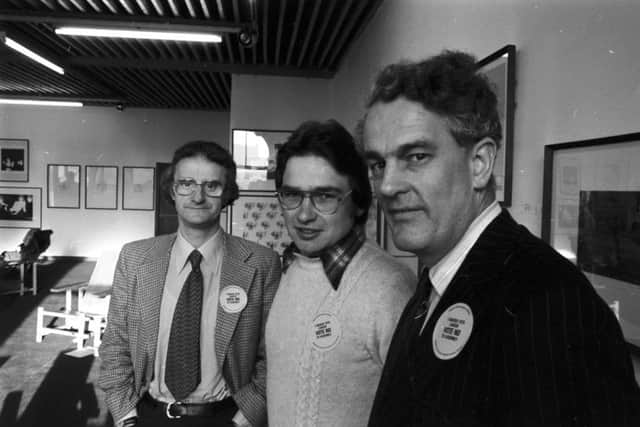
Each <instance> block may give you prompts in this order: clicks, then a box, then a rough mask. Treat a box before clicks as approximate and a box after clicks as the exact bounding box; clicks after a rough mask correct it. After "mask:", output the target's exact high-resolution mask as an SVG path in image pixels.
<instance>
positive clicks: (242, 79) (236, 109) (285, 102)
mask: <svg viewBox="0 0 640 427" xmlns="http://www.w3.org/2000/svg"><path fill="white" fill-rule="evenodd" d="M329 85H330V81H329V80H326V79H304V78H288V77H272V76H249V75H238V74H234V75H233V76H232V79H231V117H230V123H231V126H230V127H231V129H240V128H241V129H264V130H293V129H295V128H296V127H298V125H299V124H300V123H302V122H303V121H305V120H312V119H315V120H326V119H328V118H330V117H331V114H332V110H331V109H330V97H329Z"/></svg>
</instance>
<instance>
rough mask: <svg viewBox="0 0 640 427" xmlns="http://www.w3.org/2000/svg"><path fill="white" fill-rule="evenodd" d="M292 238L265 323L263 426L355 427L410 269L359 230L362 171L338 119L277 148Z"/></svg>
mask: <svg viewBox="0 0 640 427" xmlns="http://www.w3.org/2000/svg"><path fill="white" fill-rule="evenodd" d="M276 187H277V188H278V199H279V201H280V205H281V207H282V213H283V216H284V219H285V222H286V225H287V229H288V231H289V234H290V236H291V238H292V240H293V243H292V244H291V246H289V247H288V248H287V249H286V250H285V253H284V261H283V262H284V270H285V274H284V275H283V277H282V280H281V282H280V288H279V291H278V292H277V293H276V296H275V299H274V302H273V305H272V307H271V312H270V314H269V319H268V320H267V329H266V348H267V410H268V417H269V425H270V426H272V427H287V426H296V427H299V426H327V427H341V426H362V425H364V424H365V423H366V421H367V417H368V415H369V411H370V409H371V405H372V402H373V397H374V393H375V389H376V386H377V384H378V380H379V378H380V373H381V372H382V366H383V364H384V361H385V358H386V355H387V348H388V346H389V342H390V340H391V337H392V335H393V331H394V329H395V326H396V323H397V321H398V318H399V316H400V314H401V312H402V310H403V308H404V306H405V304H406V302H407V301H408V299H409V297H410V296H411V295H412V293H413V290H414V286H415V280H416V279H415V276H414V274H413V273H412V272H411V271H410V270H409V269H408V268H407V267H406V266H404V265H402V264H400V263H399V262H397V261H395V260H394V259H393V257H391V256H390V255H388V254H387V253H385V252H384V251H382V250H381V249H380V248H379V247H378V246H376V244H375V243H372V242H370V241H368V240H367V239H366V238H365V236H364V231H363V228H364V224H365V222H366V220H367V214H368V210H369V205H370V203H371V187H370V184H369V178H368V173H367V167H366V165H365V163H364V161H363V160H362V159H361V157H360V156H359V154H358V152H357V150H356V146H355V142H354V140H353V138H352V137H351V135H350V134H349V132H347V131H346V130H345V129H344V128H343V127H342V126H341V125H340V124H339V123H337V122H335V121H333V120H330V121H327V122H306V123H303V124H302V125H301V126H300V127H299V128H298V129H297V130H296V131H295V132H294V133H293V134H292V135H291V137H290V138H289V140H288V141H287V142H286V144H284V145H283V147H282V148H281V149H280V150H279V152H278V155H277V165H276Z"/></svg>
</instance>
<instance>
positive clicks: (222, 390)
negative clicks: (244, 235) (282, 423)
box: [149, 230, 229, 402]
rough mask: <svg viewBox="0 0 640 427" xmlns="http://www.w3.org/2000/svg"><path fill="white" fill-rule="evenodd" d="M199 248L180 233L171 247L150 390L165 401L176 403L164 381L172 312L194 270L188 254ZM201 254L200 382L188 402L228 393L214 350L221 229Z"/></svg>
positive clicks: (215, 397)
mask: <svg viewBox="0 0 640 427" xmlns="http://www.w3.org/2000/svg"><path fill="white" fill-rule="evenodd" d="M194 249H196V248H194V247H193V246H192V245H191V244H190V243H189V242H187V240H186V239H185V238H184V237H183V236H182V234H181V233H180V232H178V233H177V237H176V241H175V242H174V244H173V247H172V248H171V257H170V259H169V268H168V270H167V277H166V279H165V283H164V290H163V292H162V303H161V305H160V326H159V330H158V343H157V347H156V359H155V364H154V371H153V374H154V375H153V380H152V381H151V386H150V389H149V393H150V394H151V396H152V397H153V398H154V399H156V400H159V401H162V402H173V401H175V399H174V398H173V396H172V395H171V392H170V391H169V389H168V388H167V385H166V384H165V382H164V375H165V363H166V360H167V349H168V346H169V335H170V333H171V323H172V321H173V312H174V310H175V307H176V303H177V302H178V297H179V296H180V292H181V291H182V287H183V286H184V282H185V281H186V280H187V277H188V276H189V273H191V263H190V262H189V254H191V252H192V251H193V250H194ZM197 249H198V251H199V252H200V254H202V261H201V263H200V270H201V271H202V278H203V284H204V288H203V294H202V318H201V323H200V354H201V355H206V356H207V357H201V358H200V372H201V381H200V384H199V385H198V386H197V387H196V389H195V390H194V391H193V392H191V394H190V395H189V396H188V397H187V398H186V399H184V401H185V402H209V401H217V400H221V399H224V398H225V397H227V396H229V391H228V388H227V385H226V383H225V381H224V378H222V370H221V369H218V361H217V359H216V352H215V331H216V328H215V326H216V316H217V314H218V294H219V288H220V267H221V265H222V232H221V230H219V231H218V232H217V233H216V234H214V235H213V236H212V237H211V238H209V239H208V240H207V241H206V242H205V243H204V244H202V245H201V246H200V247H199V248H197Z"/></svg>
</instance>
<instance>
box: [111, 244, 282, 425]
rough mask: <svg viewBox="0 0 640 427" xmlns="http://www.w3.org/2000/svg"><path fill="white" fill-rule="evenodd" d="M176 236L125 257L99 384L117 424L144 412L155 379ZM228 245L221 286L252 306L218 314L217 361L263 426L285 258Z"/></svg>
mask: <svg viewBox="0 0 640 427" xmlns="http://www.w3.org/2000/svg"><path fill="white" fill-rule="evenodd" d="M175 238H176V235H175V233H174V234H169V235H164V236H159V237H154V238H151V239H146V240H140V241H136V242H132V243H128V244H126V245H125V246H124V247H123V248H122V251H121V252H120V257H119V259H118V264H117V266H116V271H115V275H114V282H113V290H112V295H111V303H110V306H109V314H108V321H107V327H106V330H105V333H104V338H103V341H102V345H101V346H100V358H101V360H102V364H101V368H100V379H99V384H100V386H101V387H102V389H103V390H104V391H105V393H106V400H107V405H108V406H109V410H110V411H111V413H112V415H113V418H114V420H116V421H117V420H119V419H121V418H122V417H124V416H125V415H126V414H127V413H128V412H130V411H131V410H132V409H133V408H135V407H136V405H137V404H138V402H139V400H140V399H141V398H142V396H143V395H144V394H145V393H146V392H147V391H148V389H149V385H150V383H151V380H152V377H153V371H154V361H155V356H156V345H157V339H158V325H159V317H160V303H161V300H162V292H163V288H164V281H165V277H166V274H167V269H168V266H169V258H170V253H171V248H172V245H173V243H174V241H175ZM223 245H224V249H223V259H222V269H221V276H220V288H221V289H222V288H224V287H225V286H229V285H236V286H239V287H241V288H242V289H244V290H245V292H246V293H247V296H248V302H247V305H246V307H245V308H244V310H242V311H241V312H239V313H227V312H226V311H224V310H218V314H217V321H216V331H215V349H216V357H217V360H218V363H219V364H220V365H221V367H222V372H223V376H224V379H225V381H226V382H227V384H228V385H229V388H230V389H231V392H232V396H233V399H234V400H235V402H236V403H237V405H238V407H239V408H240V410H241V411H242V413H243V414H244V415H245V416H246V417H247V419H248V420H249V421H250V422H251V425H252V426H254V427H256V426H263V425H266V422H267V421H266V420H267V415H266V402H265V387H266V383H265V378H266V361H265V348H264V328H265V323H266V320H267V314H268V312H269V309H270V308H271V302H272V301H273V297H274V295H275V292H276V289H277V287H278V284H279V282H280V273H281V266H280V258H279V256H278V254H277V253H275V252H274V251H272V250H270V249H268V248H266V247H263V246H259V245H257V244H254V243H251V242H248V241H246V240H243V239H239V238H237V237H234V236H231V235H228V234H226V233H225V234H224V236H223ZM212 332H213V331H212ZM204 356H206V355H204Z"/></svg>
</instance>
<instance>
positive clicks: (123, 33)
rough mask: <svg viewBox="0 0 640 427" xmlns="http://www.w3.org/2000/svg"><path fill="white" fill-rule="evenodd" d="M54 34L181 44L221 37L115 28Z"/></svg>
mask: <svg viewBox="0 0 640 427" xmlns="http://www.w3.org/2000/svg"><path fill="white" fill-rule="evenodd" d="M55 31H56V34H62V35H65V36H85V37H113V38H122V39H145V40H171V41H183V42H202V43H220V42H221V41H222V37H220V36H219V35H218V34H213V33H195V32H194V33H190V32H184V31H149V30H123V29H117V28H89V27H60V28H56V30H55Z"/></svg>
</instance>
